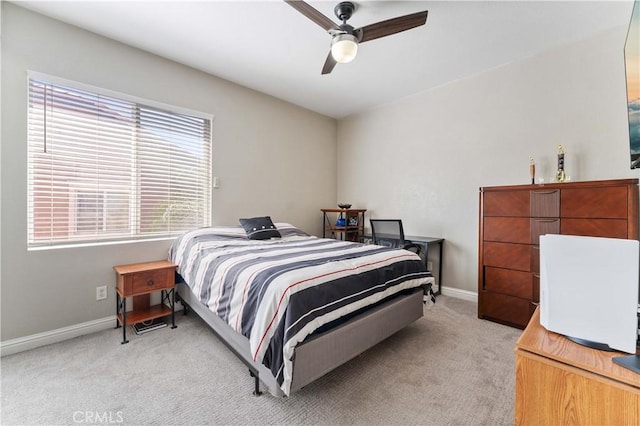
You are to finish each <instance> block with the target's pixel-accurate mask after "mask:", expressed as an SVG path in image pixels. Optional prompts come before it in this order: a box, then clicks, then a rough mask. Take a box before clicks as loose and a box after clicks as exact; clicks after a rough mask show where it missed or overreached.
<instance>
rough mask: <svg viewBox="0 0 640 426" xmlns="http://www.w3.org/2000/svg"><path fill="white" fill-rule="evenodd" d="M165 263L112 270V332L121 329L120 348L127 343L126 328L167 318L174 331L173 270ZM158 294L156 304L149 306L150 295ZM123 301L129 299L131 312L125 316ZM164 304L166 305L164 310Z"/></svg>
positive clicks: (125, 306) (170, 265) (125, 310)
mask: <svg viewBox="0 0 640 426" xmlns="http://www.w3.org/2000/svg"><path fill="white" fill-rule="evenodd" d="M177 266H178V265H176V264H174V263H171V262H169V261H167V260H160V261H157V262H146V263H134V264H131V265H120V266H114V267H113V269H115V271H116V314H117V315H116V316H117V318H116V328H119V327H122V344H125V343H128V342H129V341H128V340H127V327H126V326H127V325H131V324H136V323H139V322H142V321H148V320H152V319H155V318H160V317H166V316H169V315H171V328H176V321H175V314H174V312H173V311H174V306H175V302H176V292H175V287H176V284H175V270H176V267H177ZM156 291H159V292H160V304H159V305H154V306H150V296H151V293H154V292H156ZM127 297H133V309H132V310H131V311H129V312H127ZM165 302H166V303H168V304H169V306H167V305H166V304H165Z"/></svg>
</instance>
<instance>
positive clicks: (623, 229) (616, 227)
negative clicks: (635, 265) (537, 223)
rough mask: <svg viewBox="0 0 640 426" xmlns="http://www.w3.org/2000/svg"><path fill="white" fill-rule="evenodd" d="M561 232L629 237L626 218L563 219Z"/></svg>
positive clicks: (592, 235)
mask: <svg viewBox="0 0 640 426" xmlns="http://www.w3.org/2000/svg"><path fill="white" fill-rule="evenodd" d="M560 232H561V233H562V234H564V235H584V236H587V237H607V238H628V237H629V236H628V224H627V221H626V220H625V219H562V224H561V226H560Z"/></svg>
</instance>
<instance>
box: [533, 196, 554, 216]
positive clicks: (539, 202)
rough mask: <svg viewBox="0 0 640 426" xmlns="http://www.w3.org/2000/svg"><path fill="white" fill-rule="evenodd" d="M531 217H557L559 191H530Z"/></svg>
mask: <svg viewBox="0 0 640 426" xmlns="http://www.w3.org/2000/svg"><path fill="white" fill-rule="evenodd" d="M530 195H531V217H559V216H560V190H559V189H548V190H535V191H531V194H530Z"/></svg>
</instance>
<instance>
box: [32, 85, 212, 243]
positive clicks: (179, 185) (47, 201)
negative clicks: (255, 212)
mask: <svg viewBox="0 0 640 426" xmlns="http://www.w3.org/2000/svg"><path fill="white" fill-rule="evenodd" d="M80 87H81V86H80V85H76V84H68V83H64V84H58V83H57V82H51V81H48V79H45V78H35V77H33V76H32V77H30V78H29V114H28V116H29V118H28V126H29V128H28V146H29V151H28V191H29V194H28V199H29V206H28V214H29V217H28V232H29V235H28V243H29V246H30V247H36V246H44V245H56V244H69V243H76V242H78V243H79V242H98V241H105V240H130V239H144V238H158V237H166V236H171V235H175V234H177V233H180V232H183V231H185V230H188V229H193V228H197V227H202V226H209V225H210V222H211V214H210V210H211V118H210V117H206V116H205V115H203V114H198V113H192V112H189V113H183V112H177V110H178V108H172V107H162V108H158V107H156V106H151V105H150V104H151V103H150V102H144V103H140V102H137V101H135V100H131V99H127V98H128V97H127V96H125V95H116V96H112V95H111V94H106V91H100V90H98V89H90V90H86V89H85V88H80ZM99 92H103V93H99ZM172 110H174V111H172Z"/></svg>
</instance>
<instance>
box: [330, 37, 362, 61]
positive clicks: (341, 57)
mask: <svg viewBox="0 0 640 426" xmlns="http://www.w3.org/2000/svg"><path fill="white" fill-rule="evenodd" d="M357 53H358V39H357V38H356V37H355V36H354V35H352V34H339V35H337V36H335V37H334V38H333V40H332V41H331V56H333V59H335V61H336V62H337V63H339V64H346V63H348V62H351V61H353V58H355V57H356V54H357Z"/></svg>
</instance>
